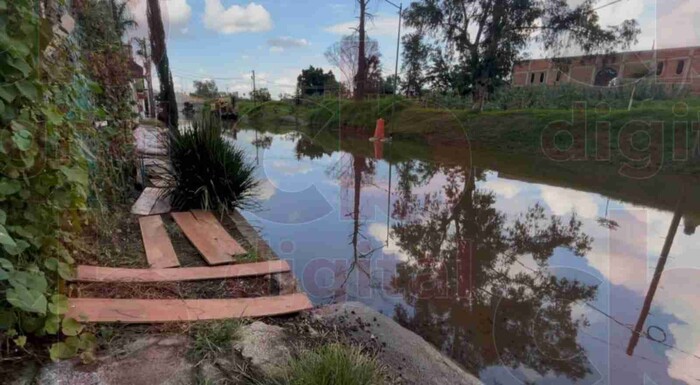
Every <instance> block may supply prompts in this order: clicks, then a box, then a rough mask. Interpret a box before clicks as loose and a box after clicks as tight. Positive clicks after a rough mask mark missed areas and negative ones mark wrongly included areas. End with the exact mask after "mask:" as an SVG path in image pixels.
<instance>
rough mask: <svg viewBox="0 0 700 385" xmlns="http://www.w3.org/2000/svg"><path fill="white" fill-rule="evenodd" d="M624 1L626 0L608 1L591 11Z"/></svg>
mask: <svg viewBox="0 0 700 385" xmlns="http://www.w3.org/2000/svg"><path fill="white" fill-rule="evenodd" d="M623 1H625V0H615V1H611V2H609V3H607V4H603V5H601V6H600V7H596V8H593V9H591V12H593V11H597V10H599V9H603V8H605V7H609V6H611V5H614V4H617V3H621V2H623Z"/></svg>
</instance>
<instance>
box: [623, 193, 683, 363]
mask: <svg viewBox="0 0 700 385" xmlns="http://www.w3.org/2000/svg"><path fill="white" fill-rule="evenodd" d="M682 201H683V199H679V200H678V204H677V206H676V211H675V212H674V213H673V219H672V220H671V226H669V228H668V234H666V240H665V241H664V247H663V248H662V249H661V256H660V257H659V261H658V262H657V263H656V270H654V277H653V278H652V280H651V284H650V285H649V291H647V295H646V297H645V298H644V306H642V311H641V312H640V313H639V319H638V320H637V324H636V325H635V326H634V332H633V333H632V337H631V338H630V342H629V345H627V355H628V356H631V355H632V354H633V353H634V348H635V347H636V346H637V343H638V342H639V337H640V336H641V335H642V328H643V327H644V323H645V322H646V320H647V317H648V316H649V310H650V309H651V303H652V302H653V301H654V295H655V294H656V288H657V287H658V286H659V281H660V280H661V274H662V273H663V272H664V267H665V266H666V259H667V258H668V254H669V253H670V252H671V245H673V239H674V238H675V237H676V232H677V231H678V225H679V224H680V223H681V217H682V216H683V210H682V209H681V206H682Z"/></svg>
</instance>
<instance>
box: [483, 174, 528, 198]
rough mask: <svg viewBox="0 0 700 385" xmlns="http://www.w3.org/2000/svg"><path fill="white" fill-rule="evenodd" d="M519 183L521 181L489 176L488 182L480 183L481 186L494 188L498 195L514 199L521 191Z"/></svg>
mask: <svg viewBox="0 0 700 385" xmlns="http://www.w3.org/2000/svg"><path fill="white" fill-rule="evenodd" d="M519 185H520V183H519V182H514V181H510V180H507V179H500V178H496V179H492V178H488V179H487V180H486V182H483V183H480V184H479V186H480V187H483V188H486V189H489V190H492V191H493V192H495V193H496V194H497V195H500V196H502V197H504V198H506V199H512V198H514V197H515V196H516V195H518V194H519V193H520V191H521V188H520V186H519Z"/></svg>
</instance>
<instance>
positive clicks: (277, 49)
mask: <svg viewBox="0 0 700 385" xmlns="http://www.w3.org/2000/svg"><path fill="white" fill-rule="evenodd" d="M270 52H284V48H282V47H270Z"/></svg>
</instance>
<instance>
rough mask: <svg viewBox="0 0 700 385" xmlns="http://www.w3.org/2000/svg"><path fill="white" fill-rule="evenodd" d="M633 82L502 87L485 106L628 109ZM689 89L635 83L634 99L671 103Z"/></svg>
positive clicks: (652, 83) (496, 108)
mask: <svg viewBox="0 0 700 385" xmlns="http://www.w3.org/2000/svg"><path fill="white" fill-rule="evenodd" d="M634 88H635V83H633V82H627V83H625V84H624V85H621V86H618V87H592V86H585V85H579V84H560V85H557V86H544V85H543V86H527V87H502V88H499V89H498V90H496V92H494V94H493V95H491V97H490V100H489V101H488V103H487V104H486V109H490V110H510V109H530V108H534V109H548V108H557V109H561V108H563V109H569V108H571V106H572V105H573V104H574V103H575V102H586V103H587V104H588V105H590V106H595V105H597V104H599V103H601V102H603V103H606V104H608V105H609V106H610V107H611V108H617V109H621V108H627V106H628V104H629V99H630V96H631V94H632V90H633V89H634ZM688 93H689V90H688V87H684V86H682V85H668V84H661V83H658V82H656V81H654V80H651V79H650V80H642V81H639V82H638V83H636V89H635V90H634V100H636V101H642V100H657V101H658V100H670V99H678V98H682V97H685V96H687V95H688Z"/></svg>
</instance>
